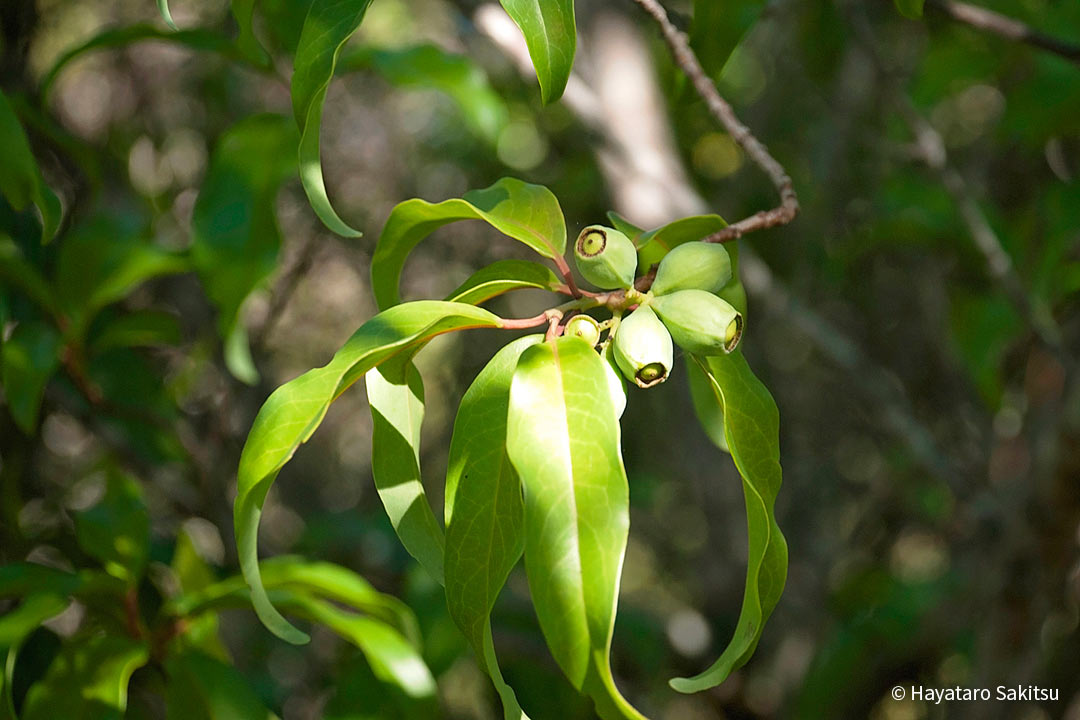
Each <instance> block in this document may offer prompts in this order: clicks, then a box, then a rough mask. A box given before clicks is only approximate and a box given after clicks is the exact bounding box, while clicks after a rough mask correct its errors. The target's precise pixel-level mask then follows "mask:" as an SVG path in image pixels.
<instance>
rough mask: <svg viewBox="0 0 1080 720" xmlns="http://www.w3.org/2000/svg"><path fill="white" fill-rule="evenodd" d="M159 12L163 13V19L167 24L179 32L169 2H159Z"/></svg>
mask: <svg viewBox="0 0 1080 720" xmlns="http://www.w3.org/2000/svg"><path fill="white" fill-rule="evenodd" d="M157 8H158V12H159V13H161V17H162V19H164V20H165V24H166V25H168V26H169V27H171V28H172V29H173V30H179V29H180V28H178V27H176V23H175V22H173V19H172V13H171V12H169V0H157Z"/></svg>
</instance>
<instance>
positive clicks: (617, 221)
mask: <svg viewBox="0 0 1080 720" xmlns="http://www.w3.org/2000/svg"><path fill="white" fill-rule="evenodd" d="M607 218H608V222H610V223H611V227H613V228H615V229H616V230H618V231H619V232H621V233H622V234H623V235H625V236H626V237H628V238H630V239H631V240H632V241H634V246H635V247H639V244H638V236H640V235H641V234H642V233H643V232H645V230H644V229H643V228H639V227H638V226H637V225H635V224H634V223H632V222H630V221H629V220H627V219H626V218H624V217H623V216H622V215H620V214H619V213H617V212H615V211H614V210H608V211H607Z"/></svg>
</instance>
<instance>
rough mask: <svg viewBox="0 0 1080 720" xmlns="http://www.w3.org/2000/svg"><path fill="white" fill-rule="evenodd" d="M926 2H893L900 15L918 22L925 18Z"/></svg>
mask: <svg viewBox="0 0 1080 720" xmlns="http://www.w3.org/2000/svg"><path fill="white" fill-rule="evenodd" d="M925 2H926V0H893V4H894V5H896V9H897V10H899V11H900V14H901V15H903V16H904V17H906V18H910V19H912V20H918V19H919V18H921V17H922V16H923V4H924V3H925Z"/></svg>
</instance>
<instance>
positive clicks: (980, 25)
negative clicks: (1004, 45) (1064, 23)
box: [926, 0, 1080, 65]
mask: <svg viewBox="0 0 1080 720" xmlns="http://www.w3.org/2000/svg"><path fill="white" fill-rule="evenodd" d="M926 5H927V7H930V8H933V9H935V10H938V11H940V12H942V13H944V14H945V15H948V16H949V17H950V18H952V19H953V20H956V21H957V22H961V23H964V24H965V25H970V26H971V27H973V28H975V29H976V30H982V31H983V32H988V33H991V34H992V35H997V36H998V37H1002V38H1005V39H1006V40H1012V41H1013V42H1020V43H1025V44H1027V45H1031V46H1032V47H1037V48H1039V49H1040V50H1046V51H1047V52H1051V53H1054V54H1055V55H1060V56H1061V57H1063V58H1065V59H1066V60H1069V61H1070V62H1074V63H1076V64H1078V65H1080V45H1074V44H1072V43H1070V42H1066V41H1065V40H1060V39H1058V38H1056V37H1052V36H1050V35H1046V34H1044V33H1041V32H1039V31H1038V30H1034V29H1032V28H1030V27H1028V26H1027V25H1025V24H1024V23H1022V22H1020V21H1019V20H1016V19H1013V18H1011V17H1008V16H1006V15H1002V14H1000V13H996V12H994V11H993V10H987V9H986V8H981V7H978V6H977V5H971V4H969V3H966V2H954V1H953V0H927V2H926Z"/></svg>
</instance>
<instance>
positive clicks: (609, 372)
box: [601, 343, 626, 418]
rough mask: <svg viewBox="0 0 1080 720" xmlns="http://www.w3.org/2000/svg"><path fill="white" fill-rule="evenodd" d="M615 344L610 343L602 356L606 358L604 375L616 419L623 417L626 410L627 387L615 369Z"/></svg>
mask: <svg viewBox="0 0 1080 720" xmlns="http://www.w3.org/2000/svg"><path fill="white" fill-rule="evenodd" d="M614 345H615V343H608V344H607V346H605V347H604V351H603V352H602V353H601V356H602V357H603V358H604V375H605V376H606V377H607V381H608V393H609V394H610V395H611V404H612V405H613V406H615V417H619V418H621V417H622V414H623V411H624V410H626V387H624V386H623V379H622V376H620V375H619V371H618V370H616V369H615V348H614Z"/></svg>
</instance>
